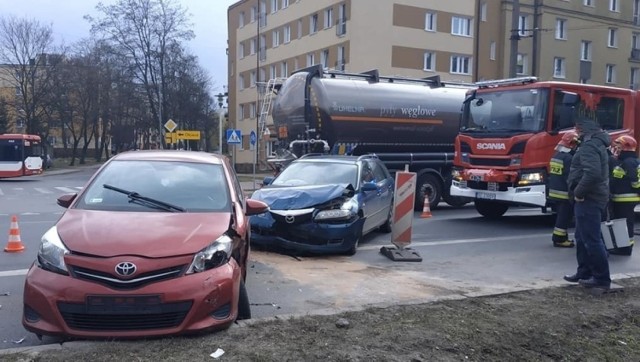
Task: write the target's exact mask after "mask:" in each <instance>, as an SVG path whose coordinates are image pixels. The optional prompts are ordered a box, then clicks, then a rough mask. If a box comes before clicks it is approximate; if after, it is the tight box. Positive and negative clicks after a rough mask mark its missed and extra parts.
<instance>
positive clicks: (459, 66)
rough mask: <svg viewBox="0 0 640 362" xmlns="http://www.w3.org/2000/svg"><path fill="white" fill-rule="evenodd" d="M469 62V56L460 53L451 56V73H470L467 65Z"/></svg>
mask: <svg viewBox="0 0 640 362" xmlns="http://www.w3.org/2000/svg"><path fill="white" fill-rule="evenodd" d="M470 64H471V58H470V57H465V56H462V55H452V56H451V68H450V71H451V73H452V74H470V72H469V65H470Z"/></svg>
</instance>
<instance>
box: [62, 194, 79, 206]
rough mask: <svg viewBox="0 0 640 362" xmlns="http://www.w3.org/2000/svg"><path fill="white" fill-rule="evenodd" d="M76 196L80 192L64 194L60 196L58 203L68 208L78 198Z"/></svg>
mask: <svg viewBox="0 0 640 362" xmlns="http://www.w3.org/2000/svg"><path fill="white" fill-rule="evenodd" d="M76 196H78V194H76V193H74V194H64V195H62V196H60V197H58V205H60V206H62V207H64V208H65V209H66V208H68V207H69V206H70V205H71V203H72V202H73V200H75V199H76Z"/></svg>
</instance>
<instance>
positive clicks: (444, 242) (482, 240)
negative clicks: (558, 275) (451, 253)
mask: <svg viewBox="0 0 640 362" xmlns="http://www.w3.org/2000/svg"><path fill="white" fill-rule="evenodd" d="M427 236H428V235H426V234H414V235H413V237H414V238H415V237H427ZM522 236H526V237H532V238H535V237H544V236H549V233H546V234H527V235H522ZM513 239H514V236H513V235H512V236H498V237H492V238H476V239H457V240H440V241H417V242H416V241H412V242H411V245H410V247H411V248H414V249H415V247H416V246H439V245H455V244H471V243H486V242H491V241H504V240H513ZM376 249H380V245H362V246H358V250H376Z"/></svg>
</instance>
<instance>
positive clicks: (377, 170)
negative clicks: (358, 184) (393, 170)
mask: <svg viewBox="0 0 640 362" xmlns="http://www.w3.org/2000/svg"><path fill="white" fill-rule="evenodd" d="M373 176H374V177H375V178H376V181H377V182H381V181H384V180H386V179H387V178H388V177H389V176H388V173H387V172H386V170H385V167H384V165H383V164H382V163H381V162H380V161H375V162H373Z"/></svg>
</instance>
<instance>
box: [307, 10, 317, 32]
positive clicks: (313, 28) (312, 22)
mask: <svg viewBox="0 0 640 362" xmlns="http://www.w3.org/2000/svg"><path fill="white" fill-rule="evenodd" d="M317 31H318V14H313V15H311V19H310V21H309V34H314V33H316V32H317Z"/></svg>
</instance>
